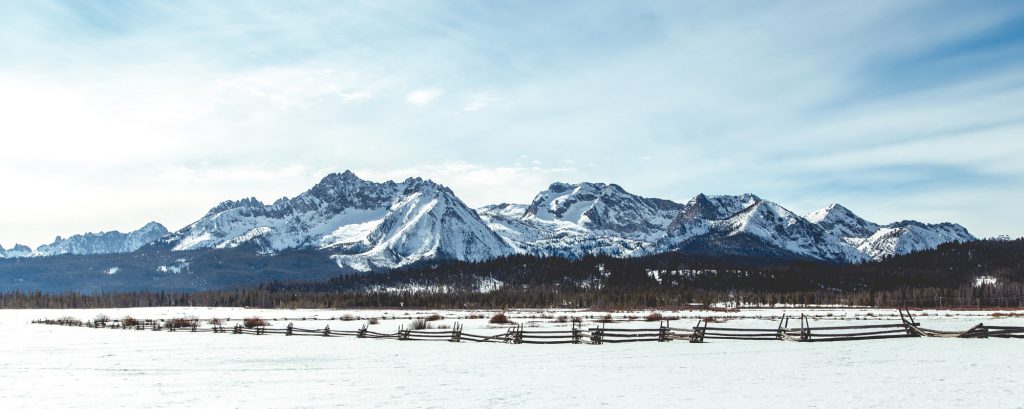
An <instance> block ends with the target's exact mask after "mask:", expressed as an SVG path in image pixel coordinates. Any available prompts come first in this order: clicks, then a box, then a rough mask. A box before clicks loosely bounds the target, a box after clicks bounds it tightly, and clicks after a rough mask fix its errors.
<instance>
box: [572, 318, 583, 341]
mask: <svg viewBox="0 0 1024 409" xmlns="http://www.w3.org/2000/svg"><path fill="white" fill-rule="evenodd" d="M582 326H583V323H582V322H576V321H573V322H572V343H574V344H579V343H580V342H581V340H580V339H581V338H583V336H582V334H581V332H582V328H581V327H582Z"/></svg>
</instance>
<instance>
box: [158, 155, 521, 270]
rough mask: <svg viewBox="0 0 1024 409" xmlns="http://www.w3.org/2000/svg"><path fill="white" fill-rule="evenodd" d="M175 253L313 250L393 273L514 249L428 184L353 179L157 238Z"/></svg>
mask: <svg viewBox="0 0 1024 409" xmlns="http://www.w3.org/2000/svg"><path fill="white" fill-rule="evenodd" d="M160 244H163V245H166V246H169V247H170V248H172V249H173V250H176V251H181V250H193V249H200V248H225V247H238V246H242V245H251V246H254V248H255V249H257V251H260V252H263V253H274V252H279V251H282V250H286V249H297V248H317V249H322V250H325V251H328V252H330V253H331V254H332V255H331V257H332V258H333V259H334V260H335V262H336V263H337V264H338V266H339V267H341V268H343V269H351V270H358V271H367V270H373V269H380V268H393V267H397V266H402V265H406V264H409V263H413V262H416V261H419V260H424V259H436V258H452V259H459V260H485V259H490V258H494V257H498V256H503V255H508V254H512V252H513V251H512V248H511V247H510V246H509V245H507V244H506V243H505V242H504V241H503V240H502V239H501V237H498V235H497V234H495V233H494V232H493V231H491V230H490V229H489V228H488V227H487V225H486V224H485V223H484V222H483V221H482V220H480V217H479V216H477V213H476V212H475V211H473V209H470V208H469V207H467V206H466V205H465V204H464V203H462V201H461V200H459V198H458V197H456V196H455V194H454V193H452V191H451V190H450V189H448V188H446V187H444V186H441V185H439V184H436V183H434V182H432V181H429V180H423V179H419V178H410V179H406V180H405V181H403V182H401V183H395V182H391V181H388V182H384V183H374V182H370V181H366V180H362V179H359V178H358V177H356V176H355V175H354V174H353V173H352V172H349V171H346V172H344V173H335V174H331V175H328V176H327V177H325V178H324V179H323V180H321V181H320V183H318V184H317V185H316V186H313V188H312V189H310V190H308V191H306V192H304V193H302V194H300V195H298V196H296V197H294V198H292V199H287V198H282V199H280V200H278V201H276V202H274V203H273V204H270V205H265V204H263V203H261V202H260V201H258V200H256V199H245V200H240V201H228V202H224V203H221V204H220V205H218V206H216V207H214V208H213V209H211V210H210V211H209V212H208V213H207V214H206V215H205V216H203V217H202V218H201V219H199V220H198V221H196V222H195V223H192V224H190V225H188V226H186V227H185V228H184V229H181V230H179V231H177V232H175V233H173V234H171V235H169V236H167V237H165V238H163V239H161V240H160Z"/></svg>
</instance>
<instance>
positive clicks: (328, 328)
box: [324, 325, 331, 337]
mask: <svg viewBox="0 0 1024 409" xmlns="http://www.w3.org/2000/svg"><path fill="white" fill-rule="evenodd" d="M324 336H325V337H329V336H331V326H330V325H326V326H324Z"/></svg>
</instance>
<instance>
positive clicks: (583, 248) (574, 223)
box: [477, 183, 682, 257]
mask: <svg viewBox="0 0 1024 409" xmlns="http://www.w3.org/2000/svg"><path fill="white" fill-rule="evenodd" d="M681 209H682V205H679V204H678V203H674V202H671V201H667V200H661V199H651V198H644V197H640V196H637V195H633V194H630V193H628V192H626V191H624V190H623V189H622V188H621V187H619V186H618V185H614V184H604V183H579V184H568V183H553V184H551V186H550V187H548V189H546V190H544V191H541V192H540V193H538V194H537V196H536V197H535V198H534V200H533V201H532V202H531V203H530V205H528V206H526V205H510V204H501V205H492V206H485V207H482V208H479V209H477V212H478V213H479V214H480V216H481V218H483V219H484V220H485V221H487V223H488V226H489V227H490V228H491V229H493V230H494V231H495V232H496V233H498V234H499V235H500V236H502V238H504V239H505V240H506V242H508V243H509V244H510V245H511V246H512V247H514V248H515V249H516V250H518V251H520V252H524V253H529V254H535V255H545V256H550V255H558V256H568V257H580V256H583V255H587V254H608V255H614V256H634V255H643V254H650V253H651V252H653V251H654V250H655V243H656V242H657V241H658V240H660V239H661V238H662V237H663V236H664V235H665V231H666V228H667V227H668V225H669V224H670V223H671V222H672V219H673V217H675V214H676V213H678V212H679V211H680V210H681Z"/></svg>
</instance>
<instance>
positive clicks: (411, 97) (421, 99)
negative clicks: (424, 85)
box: [405, 88, 444, 107]
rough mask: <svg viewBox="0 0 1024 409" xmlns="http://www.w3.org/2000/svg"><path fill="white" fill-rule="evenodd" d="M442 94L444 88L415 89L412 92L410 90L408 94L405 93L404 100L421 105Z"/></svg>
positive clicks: (432, 100)
mask: <svg viewBox="0 0 1024 409" xmlns="http://www.w3.org/2000/svg"><path fill="white" fill-rule="evenodd" d="M443 94H444V90H442V89H437V88H431V89H420V90H416V91H413V92H410V93H409V94H407V95H406V96H405V101H406V102H408V103H410V104H412V105H415V106H418V107H421V106H425V105H427V104H429V103H431V102H434V100H435V99H437V98H438V97H440V96H441V95H443Z"/></svg>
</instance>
